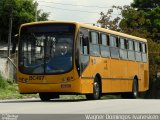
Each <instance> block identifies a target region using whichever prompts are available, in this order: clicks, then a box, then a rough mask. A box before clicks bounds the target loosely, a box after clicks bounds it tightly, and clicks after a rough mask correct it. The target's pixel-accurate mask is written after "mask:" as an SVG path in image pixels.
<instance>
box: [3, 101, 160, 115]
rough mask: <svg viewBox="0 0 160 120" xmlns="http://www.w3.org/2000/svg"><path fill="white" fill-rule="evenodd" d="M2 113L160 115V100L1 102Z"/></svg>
mask: <svg viewBox="0 0 160 120" xmlns="http://www.w3.org/2000/svg"><path fill="white" fill-rule="evenodd" d="M0 113H1V114H4V113H5V114H7V113H17V114H94V113H97V114H110V113H111V114H115V113H120V114H123V113H124V114H129V113H135V114H137V113H138V114H152V113H153V114H156V113H160V100H159V99H145V100H144V99H106V100H96V101H87V100H52V101H50V102H41V101H40V100H39V99H23V100H21V99H20V100H3V101H0Z"/></svg>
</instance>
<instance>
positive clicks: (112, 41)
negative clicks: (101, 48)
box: [110, 36, 119, 47]
mask: <svg viewBox="0 0 160 120" xmlns="http://www.w3.org/2000/svg"><path fill="white" fill-rule="evenodd" d="M118 44H119V42H118V38H117V37H115V36H110V46H111V47H118V46H119V45H118Z"/></svg>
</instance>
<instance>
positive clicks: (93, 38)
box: [91, 32, 98, 44]
mask: <svg viewBox="0 0 160 120" xmlns="http://www.w3.org/2000/svg"><path fill="white" fill-rule="evenodd" d="M91 43H92V44H98V33H97V32H91Z"/></svg>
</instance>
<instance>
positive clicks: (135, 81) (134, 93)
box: [121, 78, 139, 99]
mask: <svg viewBox="0 0 160 120" xmlns="http://www.w3.org/2000/svg"><path fill="white" fill-rule="evenodd" d="M138 93H139V92H138V79H136V78H134V79H133V84H132V92H126V93H122V94H121V96H122V98H124V99H136V98H138Z"/></svg>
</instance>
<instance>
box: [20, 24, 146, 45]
mask: <svg viewBox="0 0 160 120" xmlns="http://www.w3.org/2000/svg"><path fill="white" fill-rule="evenodd" d="M46 23H70V24H76V25H77V26H79V27H84V28H89V29H92V30H97V31H101V32H105V33H108V34H112V35H117V36H120V37H124V38H129V39H133V40H138V41H142V42H147V40H146V39H144V38H140V37H136V36H132V35H129V34H125V33H122V32H117V31H113V30H109V29H105V28H101V27H97V26H93V25H89V24H85V23H80V22H74V21H40V22H31V23H25V24H22V25H21V27H23V26H28V25H34V24H46Z"/></svg>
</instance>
